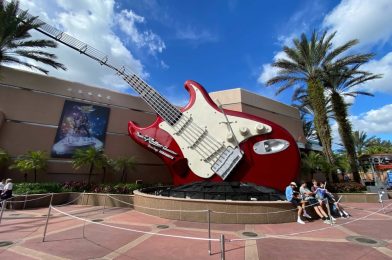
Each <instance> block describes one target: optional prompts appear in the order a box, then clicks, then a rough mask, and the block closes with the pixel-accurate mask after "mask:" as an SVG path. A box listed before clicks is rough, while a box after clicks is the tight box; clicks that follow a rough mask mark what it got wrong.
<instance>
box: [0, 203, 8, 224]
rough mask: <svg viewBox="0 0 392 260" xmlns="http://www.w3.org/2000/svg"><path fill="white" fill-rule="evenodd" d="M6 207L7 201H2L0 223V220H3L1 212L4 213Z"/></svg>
mask: <svg viewBox="0 0 392 260" xmlns="http://www.w3.org/2000/svg"><path fill="white" fill-rule="evenodd" d="M6 205H7V200H3V201H2V202H1V213H0V223H1V220H2V219H3V212H4V208H5V206H6Z"/></svg>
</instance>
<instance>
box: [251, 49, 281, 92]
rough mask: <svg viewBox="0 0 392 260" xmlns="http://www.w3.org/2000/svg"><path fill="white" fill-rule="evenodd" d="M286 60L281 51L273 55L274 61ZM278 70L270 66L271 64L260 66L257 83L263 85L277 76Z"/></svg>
mask: <svg viewBox="0 0 392 260" xmlns="http://www.w3.org/2000/svg"><path fill="white" fill-rule="evenodd" d="M285 58H287V56H286V54H285V53H284V52H283V51H280V52H278V53H276V54H275V56H274V61H277V60H278V59H285ZM278 71H279V69H278V68H275V67H273V66H272V65H271V63H266V64H263V65H262V69H261V73H260V76H259V77H258V79H257V82H258V83H260V84H265V83H267V81H268V80H269V79H271V78H272V77H275V76H276V75H278Z"/></svg>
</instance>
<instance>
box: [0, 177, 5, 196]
mask: <svg viewBox="0 0 392 260" xmlns="http://www.w3.org/2000/svg"><path fill="white" fill-rule="evenodd" d="M4 185H5V179H2V180H1V182H0V194H1V193H3V190H4Z"/></svg>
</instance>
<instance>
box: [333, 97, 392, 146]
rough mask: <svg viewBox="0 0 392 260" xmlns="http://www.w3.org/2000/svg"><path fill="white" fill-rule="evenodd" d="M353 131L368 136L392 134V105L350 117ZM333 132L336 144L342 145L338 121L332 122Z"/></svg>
mask: <svg viewBox="0 0 392 260" xmlns="http://www.w3.org/2000/svg"><path fill="white" fill-rule="evenodd" d="M349 120H350V122H351V124H352V129H353V131H358V130H359V131H364V132H366V133H367V134H368V136H373V135H376V136H377V135H380V134H386V135H390V134H391V129H392V104H389V105H385V106H383V107H381V108H378V109H372V110H369V111H367V112H366V113H363V114H361V115H358V116H350V117H349ZM331 132H332V139H333V143H334V144H339V143H341V139H340V136H339V132H338V125H337V123H336V121H332V122H331Z"/></svg>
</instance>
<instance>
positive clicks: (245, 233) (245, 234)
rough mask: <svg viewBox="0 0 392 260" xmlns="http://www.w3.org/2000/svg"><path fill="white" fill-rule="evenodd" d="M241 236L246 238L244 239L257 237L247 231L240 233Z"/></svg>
mask: <svg viewBox="0 0 392 260" xmlns="http://www.w3.org/2000/svg"><path fill="white" fill-rule="evenodd" d="M242 235H243V236H246V237H257V236H258V235H257V234H256V233H255V232H249V231H245V232H242Z"/></svg>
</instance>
